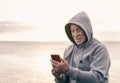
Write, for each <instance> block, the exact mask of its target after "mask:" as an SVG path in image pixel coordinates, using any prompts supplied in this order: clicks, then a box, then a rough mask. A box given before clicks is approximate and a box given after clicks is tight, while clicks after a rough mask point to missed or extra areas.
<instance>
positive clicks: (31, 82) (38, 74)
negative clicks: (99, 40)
mask: <svg viewBox="0 0 120 83" xmlns="http://www.w3.org/2000/svg"><path fill="white" fill-rule="evenodd" d="M103 43H104V44H105V45H106V46H107V48H108V51H109V54H110V57H111V67H110V80H109V81H110V82H109V83H119V82H120V81H119V78H120V75H119V74H120V71H119V70H120V53H119V51H120V42H111V41H110V42H103ZM70 44H71V43H70V42H49V41H48V42H24V41H1V42H0V68H1V71H0V83H55V82H54V77H53V76H52V74H51V63H50V59H51V58H50V54H54V53H55V54H59V55H60V56H61V57H62V56H63V52H64V50H65V48H66V47H67V46H69V45H70Z"/></svg>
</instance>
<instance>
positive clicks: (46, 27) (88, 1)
mask: <svg viewBox="0 0 120 83" xmlns="http://www.w3.org/2000/svg"><path fill="white" fill-rule="evenodd" d="M119 3H120V1H119V0H0V41H68V38H67V36H66V34H65V31H64V26H65V24H66V23H67V22H68V20H69V19H70V18H71V17H73V16H74V15H75V14H77V13H78V12H80V11H85V12H86V13H88V16H89V17H90V20H91V22H92V27H93V32H94V33H93V34H94V37H96V38H97V39H100V40H102V41H120V10H119V8H120V5H119Z"/></svg>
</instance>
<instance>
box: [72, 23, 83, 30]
mask: <svg viewBox="0 0 120 83" xmlns="http://www.w3.org/2000/svg"><path fill="white" fill-rule="evenodd" d="M70 27H71V29H82V28H81V27H80V26H78V25H76V24H71V25H70Z"/></svg>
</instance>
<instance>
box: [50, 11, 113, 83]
mask: <svg viewBox="0 0 120 83" xmlns="http://www.w3.org/2000/svg"><path fill="white" fill-rule="evenodd" d="M65 31H66V34H67V36H68V38H69V39H70V41H71V42H72V43H73V45H70V46H69V47H68V48H66V50H65V52H64V59H62V58H61V62H57V61H54V60H51V62H52V66H53V69H52V74H53V75H54V77H55V81H56V83H109V68H110V64H111V60H110V57H109V53H108V51H107V48H106V47H105V45H103V44H102V43H101V42H100V41H98V40H97V39H95V38H93V31H92V26H91V22H90V19H89V17H88V15H87V14H86V13H85V12H84V11H82V12H80V13H78V14H77V15H75V16H74V17H73V18H71V19H70V21H69V22H68V23H67V24H66V25H65Z"/></svg>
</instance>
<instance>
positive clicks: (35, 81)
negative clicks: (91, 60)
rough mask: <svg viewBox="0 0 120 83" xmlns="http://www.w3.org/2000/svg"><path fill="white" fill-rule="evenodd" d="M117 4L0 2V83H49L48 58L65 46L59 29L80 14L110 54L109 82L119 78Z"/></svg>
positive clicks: (95, 0) (94, 0)
mask: <svg viewBox="0 0 120 83" xmlns="http://www.w3.org/2000/svg"><path fill="white" fill-rule="evenodd" d="M119 3H120V1H119V0H0V61H1V62H0V68H1V71H0V83H9V81H11V82H12V83H46V82H47V83H54V77H53V76H52V75H51V64H50V54H53V53H58V54H60V55H61V56H63V53H64V49H65V48H66V47H67V46H69V45H70V44H71V42H70V41H69V40H68V38H67V36H66V34H65V31H64V26H65V24H66V23H67V22H68V20H69V19H70V18H71V17H73V16H74V15H75V14H77V13H78V12H80V11H85V12H86V13H88V16H89V17H90V19H91V22H92V27H93V35H94V37H95V38H97V39H99V40H101V42H103V43H104V44H105V45H106V46H107V48H108V51H109V53H110V57H111V61H112V64H111V68H110V83H116V82H119V78H120V75H119V73H120V71H119V70H120V56H119V55H120V53H119V50H120V48H119V47H120V11H119V7H120V5H119Z"/></svg>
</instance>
